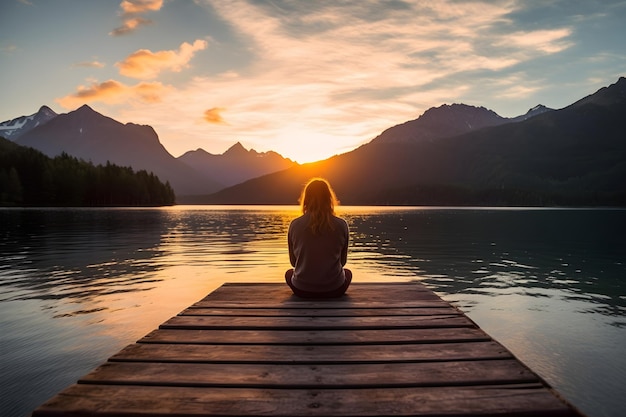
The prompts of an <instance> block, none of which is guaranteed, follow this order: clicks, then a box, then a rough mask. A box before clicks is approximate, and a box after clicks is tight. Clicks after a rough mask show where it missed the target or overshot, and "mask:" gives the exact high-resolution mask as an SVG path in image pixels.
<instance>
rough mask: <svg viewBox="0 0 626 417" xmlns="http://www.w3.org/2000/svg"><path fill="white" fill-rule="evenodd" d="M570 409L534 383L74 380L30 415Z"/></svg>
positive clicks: (552, 412)
mask: <svg viewBox="0 0 626 417" xmlns="http://www.w3.org/2000/svg"><path fill="white" fill-rule="evenodd" d="M96 410H97V413H98V414H99V415H106V416H129V415H155V416H167V415H176V416H183V417H184V416H200V415H202V416H290V417H298V416H488V415H492V416H527V417H529V416H571V415H575V414H574V413H573V411H572V410H568V409H567V407H566V406H565V405H564V404H563V403H562V402H561V401H559V400H558V399H557V398H556V397H555V396H554V395H553V394H552V393H551V392H549V391H548V390H545V389H537V388H535V387H532V388H528V387H526V386H524V385H522V386H520V387H517V388H516V387H513V386H506V387H489V386H488V387H444V388H442V387H434V388H433V387H426V388H393V389H384V388H383V389H381V388H378V389H339V390H317V389H312V390H302V389H252V388H187V387H151V386H127V385H123V386H115V385H87V384H77V385H73V386H72V387H70V388H68V389H67V390H65V391H63V392H62V393H60V394H59V395H58V396H57V397H55V398H53V399H52V400H50V401H48V402H47V403H46V404H44V405H43V406H42V407H41V408H40V409H39V410H37V412H35V414H34V415H35V416H43V415H71V416H76V417H80V416H92V415H94V411H96Z"/></svg>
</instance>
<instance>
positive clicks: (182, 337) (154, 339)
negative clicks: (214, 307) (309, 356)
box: [140, 327, 491, 345]
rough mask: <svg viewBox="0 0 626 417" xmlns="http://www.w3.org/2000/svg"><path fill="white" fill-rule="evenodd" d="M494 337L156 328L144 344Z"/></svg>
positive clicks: (456, 331) (479, 336)
mask: <svg viewBox="0 0 626 417" xmlns="http://www.w3.org/2000/svg"><path fill="white" fill-rule="evenodd" d="M488 340H491V337H489V335H487V334H486V333H485V332H483V331H482V330H480V329H477V328H469V327H460V328H443V329H440V328H423V329H376V330H354V329H351V330H350V331H344V330H297V331H293V330H276V329H271V330H228V329H221V330H211V331H206V330H186V329H157V330H154V331H152V332H150V333H149V334H148V335H146V336H145V337H143V338H142V339H141V340H140V342H141V343H172V344H178V343H182V344H231V345H239V344H266V345H311V344H313V345H328V344H331V345H337V344H339V345H352V344H403V343H443V342H448V343H454V342H480V341H488Z"/></svg>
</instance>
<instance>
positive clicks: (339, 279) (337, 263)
mask: <svg viewBox="0 0 626 417" xmlns="http://www.w3.org/2000/svg"><path fill="white" fill-rule="evenodd" d="M309 217H310V215H309V214H308V213H307V214H304V215H303V216H300V217H298V218H297V219H294V220H293V221H292V222H291V224H290V225H289V232H288V234H287V241H288V244H289V261H290V262H291V265H292V266H293V268H294V273H293V279H292V283H293V285H294V286H295V287H296V288H298V289H300V290H303V291H311V292H326V291H332V290H335V289H337V288H339V287H341V285H343V283H344V281H345V279H346V277H345V274H344V271H343V266H344V265H345V264H346V261H347V259H348V240H349V235H348V224H347V223H346V221H345V220H343V219H342V218H339V217H333V221H334V224H335V229H334V230H332V231H329V232H325V233H321V234H318V235H314V234H313V233H312V232H311V230H310V229H308V228H307V225H308V224H309Z"/></svg>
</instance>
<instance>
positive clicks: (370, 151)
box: [202, 77, 626, 205]
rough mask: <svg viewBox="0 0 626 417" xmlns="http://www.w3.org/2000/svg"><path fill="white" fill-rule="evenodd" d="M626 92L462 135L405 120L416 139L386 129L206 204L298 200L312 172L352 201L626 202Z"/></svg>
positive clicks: (616, 89) (625, 82)
mask: <svg viewBox="0 0 626 417" xmlns="http://www.w3.org/2000/svg"><path fill="white" fill-rule="evenodd" d="M625 91H626V79H625V78H623V77H622V78H620V79H619V80H618V82H617V83H616V84H613V85H611V86H609V87H605V88H602V89H600V90H599V91H598V92H596V93H595V94H593V95H590V96H588V97H585V98H583V99H582V100H579V101H578V102H576V103H574V104H572V105H570V106H568V107H566V108H563V109H560V110H553V111H544V112H540V114H538V115H536V116H534V117H529V118H526V119H525V120H523V119H522V120H521V121H519V120H520V119H517V120H518V121H517V122H515V123H514V122H512V121H510V122H507V123H499V124H498V123H497V121H498V117H497V115H495V114H494V115H492V117H491V120H492V121H493V122H495V123H496V125H492V126H484V127H482V128H480V129H475V130H471V131H469V132H466V133H463V134H460V135H456V136H439V137H437V136H436V135H431V136H430V137H429V136H427V135H422V136H421V137H420V138H419V139H418V138H417V136H415V135H413V136H410V137H409V135H411V134H412V133H411V130H410V129H408V126H407V124H404V125H400V126H396V128H398V129H397V130H396V132H393V133H394V136H395V135H396V134H397V132H402V131H405V132H406V133H405V134H406V135H407V137H408V139H406V140H403V138H401V137H398V138H394V139H393V140H391V139H381V137H383V134H385V133H383V134H381V136H379V137H378V138H377V139H376V140H373V141H372V142H370V143H368V144H366V145H363V146H361V147H360V148H358V149H356V150H354V151H352V152H349V153H346V154H343V155H338V156H335V157H332V158H330V159H327V160H325V161H321V162H317V163H312V164H304V165H302V166H297V167H293V168H290V169H288V170H285V171H281V172H278V173H274V174H270V175H266V176H263V177H260V178H257V179H254V180H250V181H247V182H245V183H243V184H240V185H236V186H234V187H231V188H227V189H225V190H221V191H220V192H218V193H216V194H214V195H211V196H208V197H206V198H204V199H202V202H205V203H220V204H292V203H295V202H296V200H297V197H298V195H299V192H300V190H301V187H302V185H303V184H304V183H305V182H306V181H307V179H309V178H310V177H312V176H322V177H325V178H327V179H328V180H330V181H331V183H332V184H333V185H334V187H335V189H336V191H337V193H338V195H339V197H340V198H341V200H342V202H343V203H344V204H411V205H422V204H423V205H440V204H441V205H473V204H481V205H485V204H489V205H598V204H607V205H626V136H625V135H624V132H626V93H625ZM449 107H453V106H449ZM440 109H441V108H440ZM472 111H473V110H472ZM427 113H428V112H427ZM479 113H480V114H483V115H484V114H485V112H484V111H482V110H480V111H479ZM433 114H435V115H437V112H433ZM418 120H419V119H418ZM481 120H482V119H481ZM416 123H417V122H416ZM483 123H485V122H484V121H483ZM425 124H426V123H425ZM450 124H452V125H455V123H454V122H450ZM432 125H433V124H432V123H431V126H432ZM456 125H457V126H458V125H460V124H456ZM392 129H393V128H392ZM390 130H391V129H389V130H387V131H386V134H387V135H390V133H389V131H390ZM430 130H431V132H432V131H433V130H435V129H434V128H431V129H430ZM451 130H454V129H450V130H449V131H451ZM449 131H447V133H441V134H442V135H447V134H448V133H449ZM398 136H400V135H399V134H398ZM435 139H436V140H435Z"/></svg>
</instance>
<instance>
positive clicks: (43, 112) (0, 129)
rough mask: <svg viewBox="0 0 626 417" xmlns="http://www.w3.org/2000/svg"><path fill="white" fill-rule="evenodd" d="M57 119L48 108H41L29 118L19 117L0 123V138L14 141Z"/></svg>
mask: <svg viewBox="0 0 626 417" xmlns="http://www.w3.org/2000/svg"><path fill="white" fill-rule="evenodd" d="M55 117H57V114H56V113H55V112H54V110H52V109H51V108H50V107H48V106H41V108H40V109H39V111H38V112H37V113H35V114H31V115H30V116H21V117H17V118H15V119H13V120H7V121H5V122H2V123H0V136H2V137H3V138H6V139H9V140H12V141H15V140H16V139H17V138H19V137H20V136H21V135H23V134H24V133H26V132H28V131H29V130H31V129H33V128H35V127H37V126H40V125H43V124H46V123H48V122H49V121H50V120H52V119H54V118H55Z"/></svg>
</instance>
